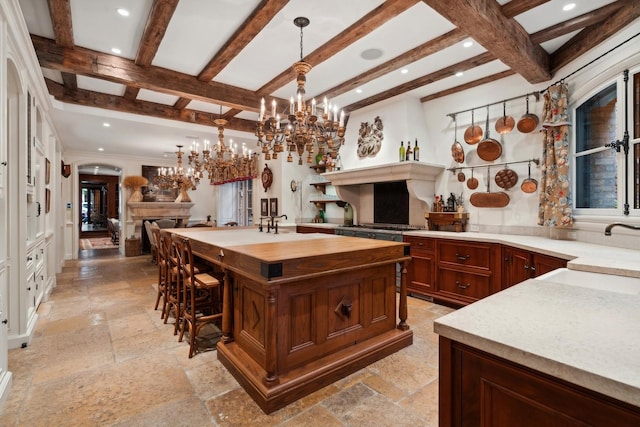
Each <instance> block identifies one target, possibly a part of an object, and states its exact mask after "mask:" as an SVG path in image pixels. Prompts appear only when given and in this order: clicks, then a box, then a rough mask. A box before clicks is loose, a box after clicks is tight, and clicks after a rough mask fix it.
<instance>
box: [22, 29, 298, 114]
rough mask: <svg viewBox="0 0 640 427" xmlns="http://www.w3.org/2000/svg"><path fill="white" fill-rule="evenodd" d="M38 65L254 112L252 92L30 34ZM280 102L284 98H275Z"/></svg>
mask: <svg viewBox="0 0 640 427" xmlns="http://www.w3.org/2000/svg"><path fill="white" fill-rule="evenodd" d="M31 40H32V42H33V46H34V48H35V51H36V55H37V56H38V60H39V62H40V66H42V67H44V68H49V69H53V70H58V71H62V72H69V73H76V74H79V75H84V76H89V77H95V78H99V79H103V80H108V81H111V82H114V83H120V84H124V85H127V86H132V87H137V88H143V89H148V90H153V91H156V92H161V93H167V94H170V95H175V96H178V97H186V98H191V99H197V100H200V101H204V102H212V103H216V104H221V105H225V106H228V107H231V108H238V109H242V110H248V111H253V112H258V110H259V108H260V101H259V97H258V96H257V95H256V93H255V92H253V91H250V90H247V89H242V88H239V87H235V86H230V85H226V84H223V83H218V82H214V81H211V82H201V81H200V80H198V79H197V78H196V77H194V76H190V75H188V74H184V73H180V72H177V71H172V70H168V69H166V68H161V67H154V66H149V67H141V66H138V65H136V64H135V63H134V62H133V61H132V60H129V59H126V58H122V57H120V56H114V55H109V54H106V53H102V52H97V51H93V50H90V49H86V48H81V47H77V46H76V47H75V48H74V49H68V48H64V47H61V46H57V45H56V44H55V43H54V42H53V41H52V40H50V39H46V38H44V37H39V36H36V35H31ZM277 102H279V103H281V104H282V105H288V102H289V101H288V100H283V99H278V100H277Z"/></svg>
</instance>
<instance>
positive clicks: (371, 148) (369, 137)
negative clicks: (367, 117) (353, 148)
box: [358, 116, 384, 158]
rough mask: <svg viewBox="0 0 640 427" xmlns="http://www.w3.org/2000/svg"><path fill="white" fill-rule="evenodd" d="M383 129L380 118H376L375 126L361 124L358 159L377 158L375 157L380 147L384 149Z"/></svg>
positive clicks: (367, 123)
mask: <svg viewBox="0 0 640 427" xmlns="http://www.w3.org/2000/svg"><path fill="white" fill-rule="evenodd" d="M382 128H383V126H382V120H381V119H380V116H376V118H375V119H374V120H373V124H369V122H362V123H360V130H359V131H358V157H360V158H364V157H367V156H371V157H375V155H376V154H378V151H380V147H382V140H383V139H384V134H383V133H382Z"/></svg>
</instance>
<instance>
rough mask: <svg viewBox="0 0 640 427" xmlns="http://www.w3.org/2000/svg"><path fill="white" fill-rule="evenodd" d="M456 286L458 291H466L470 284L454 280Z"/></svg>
mask: <svg viewBox="0 0 640 427" xmlns="http://www.w3.org/2000/svg"><path fill="white" fill-rule="evenodd" d="M456 286H457V287H459V288H460V289H467V288H468V287H469V286H471V283H464V284H462V283H460V282H459V281H457V280H456Z"/></svg>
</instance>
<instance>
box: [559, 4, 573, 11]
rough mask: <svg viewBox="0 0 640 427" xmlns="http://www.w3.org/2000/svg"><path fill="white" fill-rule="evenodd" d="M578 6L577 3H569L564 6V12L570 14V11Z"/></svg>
mask: <svg viewBox="0 0 640 427" xmlns="http://www.w3.org/2000/svg"><path fill="white" fill-rule="evenodd" d="M575 7H576V4H575V3H567V4H565V5H564V6H562V10H564V11H565V12H568V11H570V10H573V9H575Z"/></svg>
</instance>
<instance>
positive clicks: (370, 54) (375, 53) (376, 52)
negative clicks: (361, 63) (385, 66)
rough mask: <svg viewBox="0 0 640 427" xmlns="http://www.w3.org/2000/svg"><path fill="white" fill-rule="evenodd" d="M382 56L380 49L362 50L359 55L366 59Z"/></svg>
mask: <svg viewBox="0 0 640 427" xmlns="http://www.w3.org/2000/svg"><path fill="white" fill-rule="evenodd" d="M381 56H382V50H380V49H367V50H364V51H362V53H361V54H360V57H361V58H362V59H366V60H369V61H371V60H374V59H378V58H380V57H381Z"/></svg>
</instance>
